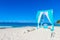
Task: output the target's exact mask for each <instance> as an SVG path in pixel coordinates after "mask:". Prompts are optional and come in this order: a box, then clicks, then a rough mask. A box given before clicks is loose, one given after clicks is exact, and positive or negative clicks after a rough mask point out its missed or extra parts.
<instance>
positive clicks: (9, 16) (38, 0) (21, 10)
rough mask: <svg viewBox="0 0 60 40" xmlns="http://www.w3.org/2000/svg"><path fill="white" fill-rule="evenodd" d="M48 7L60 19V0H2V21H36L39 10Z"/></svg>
mask: <svg viewBox="0 0 60 40" xmlns="http://www.w3.org/2000/svg"><path fill="white" fill-rule="evenodd" d="M48 9H53V10H54V20H55V21H57V20H59V19H60V1H59V0H0V22H9V21H11V22H13V21H14V22H36V14H37V11H39V10H48Z"/></svg>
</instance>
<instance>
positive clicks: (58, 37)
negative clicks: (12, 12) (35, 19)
mask: <svg viewBox="0 0 60 40" xmlns="http://www.w3.org/2000/svg"><path fill="white" fill-rule="evenodd" d="M51 33H52V32H51V31H50V29H44V28H39V29H36V27H24V28H7V29H0V40H60V27H55V30H54V32H53V33H52V34H53V36H52V37H51V35H52V34H51Z"/></svg>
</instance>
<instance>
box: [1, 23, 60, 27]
mask: <svg viewBox="0 0 60 40" xmlns="http://www.w3.org/2000/svg"><path fill="white" fill-rule="evenodd" d="M47 24H48V25H51V24H50V23H47ZM0 26H12V27H26V26H31V27H32V26H35V27H36V26H37V23H14V22H13V23H12V22H11V23H8V22H0ZM54 26H60V24H56V23H55V24H54Z"/></svg>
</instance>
